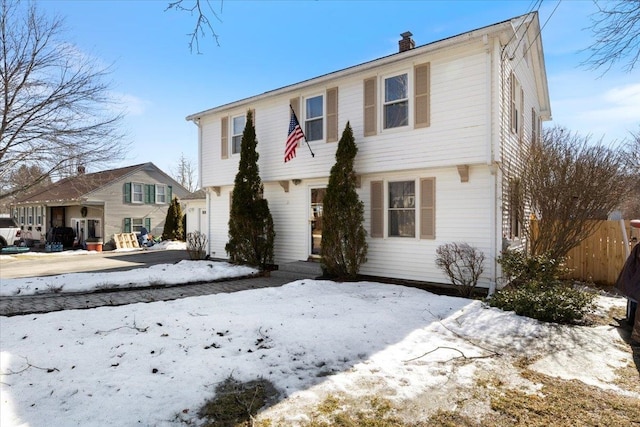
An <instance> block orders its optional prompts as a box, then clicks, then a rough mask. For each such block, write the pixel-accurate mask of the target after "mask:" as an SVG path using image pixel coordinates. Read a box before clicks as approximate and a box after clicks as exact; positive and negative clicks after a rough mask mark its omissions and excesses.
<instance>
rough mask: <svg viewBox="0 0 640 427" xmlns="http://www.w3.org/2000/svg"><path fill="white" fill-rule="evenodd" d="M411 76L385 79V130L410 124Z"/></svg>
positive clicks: (403, 75)
mask: <svg viewBox="0 0 640 427" xmlns="http://www.w3.org/2000/svg"><path fill="white" fill-rule="evenodd" d="M408 86H409V76H408V74H406V73H405V74H400V75H397V76H393V77H388V78H386V79H384V108H383V121H384V129H390V128H396V127H400V126H407V125H408V124H409V88H408Z"/></svg>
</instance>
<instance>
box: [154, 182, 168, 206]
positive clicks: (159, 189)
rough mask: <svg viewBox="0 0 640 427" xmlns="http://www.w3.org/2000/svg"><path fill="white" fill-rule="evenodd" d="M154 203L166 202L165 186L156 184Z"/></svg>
mask: <svg viewBox="0 0 640 427" xmlns="http://www.w3.org/2000/svg"><path fill="white" fill-rule="evenodd" d="M156 203H161V204H164V203H167V187H165V186H164V185H156Z"/></svg>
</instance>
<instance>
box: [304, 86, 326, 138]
mask: <svg viewBox="0 0 640 427" xmlns="http://www.w3.org/2000/svg"><path fill="white" fill-rule="evenodd" d="M323 118H324V105H323V96H322V95H319V96H314V97H313V98H307V99H306V101H305V121H304V134H305V136H306V137H307V141H317V140H321V139H323V135H322V131H323V128H324V123H323V122H324V120H323Z"/></svg>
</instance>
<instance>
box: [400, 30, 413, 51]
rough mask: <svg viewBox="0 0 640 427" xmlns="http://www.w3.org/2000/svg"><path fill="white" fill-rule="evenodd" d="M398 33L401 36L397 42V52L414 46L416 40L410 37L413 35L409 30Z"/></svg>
mask: <svg viewBox="0 0 640 427" xmlns="http://www.w3.org/2000/svg"><path fill="white" fill-rule="evenodd" d="M400 35H401V36H402V40H400V41H399V42H398V46H399V48H400V49H399V52H406V51H408V50H411V49H413V48H414V47H416V42H414V41H413V39H412V38H411V36H412V35H413V34H411V31H407V32H404V33H402V34H400Z"/></svg>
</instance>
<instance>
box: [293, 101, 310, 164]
mask: <svg viewBox="0 0 640 427" xmlns="http://www.w3.org/2000/svg"><path fill="white" fill-rule="evenodd" d="M289 108H291V114H293V117H295V118H296V122H298V126H300V120H298V116H296V112H295V111H294V110H293V107H292V106H291V104H289ZM300 132H302V136H303V137H304V142H306V143H307V147H308V148H309V152H310V153H311V157H316V155H315V154H313V151H312V150H311V146H310V145H309V141H307V135H305V134H304V132H303V130H302V126H300Z"/></svg>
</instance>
